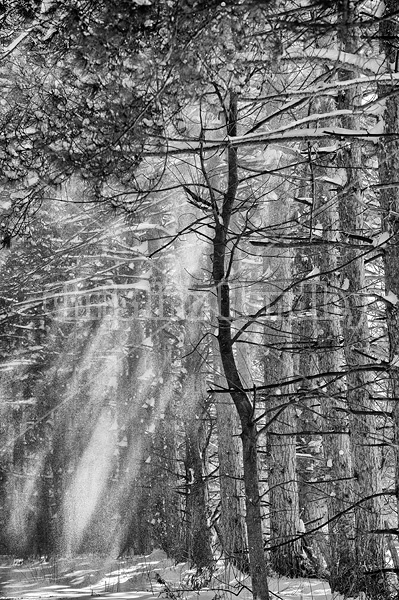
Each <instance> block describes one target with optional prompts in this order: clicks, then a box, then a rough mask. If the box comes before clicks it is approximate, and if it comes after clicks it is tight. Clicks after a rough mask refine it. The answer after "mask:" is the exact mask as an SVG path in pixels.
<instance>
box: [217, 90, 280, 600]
mask: <svg viewBox="0 0 399 600" xmlns="http://www.w3.org/2000/svg"><path fill="white" fill-rule="evenodd" d="M227 135H228V136H235V135H237V97H236V95H235V93H231V94H230V102H229V109H228V119H227ZM227 164H228V174H227V189H226V192H225V193H224V195H223V205H222V210H221V213H219V212H218V211H219V209H218V206H217V205H216V202H214V203H213V204H214V207H213V209H214V215H215V221H214V238H213V251H212V279H213V283H214V285H215V288H216V292H217V298H218V309H219V311H218V312H219V314H218V318H217V319H218V336H217V337H218V344H219V352H220V357H221V361H222V366H223V371H224V376H225V378H226V381H227V385H228V389H229V392H230V395H231V398H232V400H233V402H234V405H235V407H236V410H237V413H238V416H239V419H240V424H241V441H242V450H243V471H244V489H245V506H246V517H245V521H246V527H247V536H248V555H249V565H250V574H251V579H252V593H253V596H254V598H255V599H259V600H269V589H268V582H267V574H266V560H265V554H264V549H263V536H262V518H261V507H260V495H259V480H258V458H257V439H258V432H257V427H256V421H255V419H254V407H253V405H252V403H251V401H250V400H249V398H248V395H247V394H246V392H244V391H243V385H242V382H241V378H240V376H239V373H238V369H237V364H236V360H235V357H234V352H233V336H232V330H231V311H230V286H229V282H228V276H229V273H228V267H227V266H226V263H227V262H228V259H229V256H228V254H227V250H228V239H227V234H228V231H229V224H230V219H231V216H232V210H233V206H234V202H235V200H236V192H237V186H238V175H237V170H238V165H237V150H236V148H234V147H233V146H230V147H229V148H228V150H227Z"/></svg>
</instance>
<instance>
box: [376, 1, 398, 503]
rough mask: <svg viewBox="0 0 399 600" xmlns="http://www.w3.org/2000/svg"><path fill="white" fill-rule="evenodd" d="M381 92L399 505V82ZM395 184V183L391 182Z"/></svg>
mask: <svg viewBox="0 0 399 600" xmlns="http://www.w3.org/2000/svg"><path fill="white" fill-rule="evenodd" d="M396 12H397V3H396V2H395V0H386V1H385V14H384V19H383V20H382V21H381V25H380V39H381V40H382V41H381V49H382V51H383V53H384V55H385V61H386V66H387V70H388V72H397V71H398V41H399V24H398V22H397V17H396V16H392V17H391V18H389V16H390V15H394V14H396ZM379 95H380V96H381V97H382V98H384V102H385V111H384V134H385V135H384V136H381V137H380V142H379V148H378V158H379V177H380V184H381V189H380V191H379V201H380V207H381V226H382V231H383V232H386V233H387V234H389V239H388V241H387V243H386V245H385V244H384V247H383V261H384V270H385V293H386V295H387V296H388V297H390V298H391V301H390V302H389V301H387V302H386V303H385V304H386V319H387V329H388V341H389V363H390V366H389V371H388V376H389V387H390V392H391V394H392V405H393V406H392V413H393V425H394V434H393V448H394V452H395V491H396V501H397V506H398V508H399V300H398V299H399V186H398V185H397V181H398V173H399V102H398V96H397V84H395V81H392V83H389V84H384V85H381V86H380V87H379ZM393 182H394V183H395V185H392V183H393Z"/></svg>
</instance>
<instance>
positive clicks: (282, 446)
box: [264, 190, 303, 577]
mask: <svg viewBox="0 0 399 600" xmlns="http://www.w3.org/2000/svg"><path fill="white" fill-rule="evenodd" d="M284 191H286V190H284ZM277 204H278V208H277V206H276V205H277ZM289 209H290V206H289V203H288V202H287V200H286V199H285V198H284V199H283V198H282V197H279V198H278V199H277V200H275V201H274V203H270V205H269V223H270V224H271V225H272V226H273V225H276V228H277V231H278V223H280V222H286V221H287V220H288V218H289V217H288V215H289ZM268 257H269V258H268V260H267V261H266V259H265V262H266V264H265V266H264V270H265V271H266V270H267V268H268V267H269V269H270V271H272V272H273V282H272V291H273V294H272V296H271V297H270V298H269V300H272V299H273V296H279V295H280V293H281V290H284V289H285V288H287V287H288V286H289V285H290V284H291V281H292V272H291V262H292V255H291V251H290V250H285V252H284V254H282V253H281V249H273V248H270V249H269V250H268ZM269 261H270V262H269ZM268 263H269V264H268ZM267 300H268V299H267V298H266V302H267ZM291 310H292V291H289V292H285V293H284V294H283V297H282V298H281V300H279V301H278V302H277V303H275V304H274V307H273V312H275V313H276V316H274V318H273V321H272V322H271V323H270V324H269V323H268V322H267V321H266V325H265V345H266V348H267V353H266V354H265V357H264V369H265V383H266V384H276V386H278V383H279V382H280V381H286V380H287V379H289V378H291V377H292V376H293V374H294V360H293V355H292V351H291V347H292V322H291ZM292 392H293V389H292V386H283V387H282V388H278V387H276V388H275V392H274V393H273V394H271V395H270V398H268V399H267V403H266V409H267V411H268V415H267V418H266V421H267V422H269V424H266V427H267V430H266V437H267V451H268V460H269V476H268V487H269V504H270V557H271V564H272V567H273V569H275V570H276V571H277V572H278V573H279V574H281V575H287V576H289V577H297V576H298V575H299V574H301V573H302V567H303V560H302V555H301V548H300V546H301V544H300V542H299V540H298V539H297V536H298V532H299V504H298V486H297V474H296V425H297V424H296V417H297V415H296V408H295V406H294V403H293V399H294V396H293V394H292ZM269 411H270V412H269Z"/></svg>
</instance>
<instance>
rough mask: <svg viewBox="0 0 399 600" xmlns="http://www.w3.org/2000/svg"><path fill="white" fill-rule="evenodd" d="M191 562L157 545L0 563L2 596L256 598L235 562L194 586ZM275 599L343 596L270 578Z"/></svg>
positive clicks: (320, 584)
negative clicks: (132, 552)
mask: <svg viewBox="0 0 399 600" xmlns="http://www.w3.org/2000/svg"><path fill="white" fill-rule="evenodd" d="M192 576H193V572H192V571H189V570H188V567H187V564H183V563H182V564H178V565H175V564H174V563H173V561H172V560H170V559H167V558H166V556H165V554H164V553H163V552H162V551H160V550H156V551H154V552H153V553H152V554H150V555H149V556H134V557H131V558H127V559H111V558H107V559H105V558H100V557H98V556H83V557H76V558H73V559H67V558H58V559H56V560H52V559H51V560H50V561H49V562H44V561H42V562H41V561H26V562H22V561H14V563H13V562H12V561H10V560H9V559H8V560H7V559H6V558H5V559H4V561H3V563H2V565H0V599H2V600H6V599H8V598H12V599H15V598H17V599H21V600H22V599H23V600H39V599H44V600H46V599H47V598H54V599H60V600H62V599H64V598H65V599H74V600H75V599H76V600H80V599H82V600H84V599H85V598H90V597H95V598H97V599H98V600H101V599H105V598H107V599H110V600H112V599H118V598H121V599H126V600H135V599H139V600H147V599H148V600H150V599H159V598H160V599H165V600H251V598H252V596H251V593H250V590H249V581H248V579H247V578H244V579H243V578H242V577H241V578H240V580H239V579H238V573H237V572H235V570H234V569H233V568H232V567H229V568H227V569H225V568H223V567H221V568H220V569H219V570H217V572H216V574H215V576H214V577H213V579H212V582H211V584H210V585H209V588H205V589H201V590H199V591H193V590H192V589H190V588H192V582H191V581H190V577H192ZM269 586H270V592H271V594H270V595H271V599H272V600H341V596H339V595H337V594H332V593H331V591H330V588H329V586H328V584H327V582H326V581H320V580H317V579H287V578H284V577H282V578H278V579H277V578H271V579H270V580H269Z"/></svg>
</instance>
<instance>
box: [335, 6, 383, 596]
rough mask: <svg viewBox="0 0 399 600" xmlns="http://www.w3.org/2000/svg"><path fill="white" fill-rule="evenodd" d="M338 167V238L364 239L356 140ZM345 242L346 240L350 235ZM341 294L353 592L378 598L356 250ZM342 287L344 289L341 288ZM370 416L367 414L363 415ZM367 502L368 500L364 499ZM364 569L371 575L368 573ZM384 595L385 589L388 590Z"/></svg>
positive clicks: (347, 258)
mask: <svg viewBox="0 0 399 600" xmlns="http://www.w3.org/2000/svg"><path fill="white" fill-rule="evenodd" d="M354 4H355V3H352V2H351V0H344V1H343V2H342V3H341V14H340V17H341V22H342V28H341V29H340V36H339V38H340V40H339V41H340V42H341V45H342V49H343V50H344V51H345V52H351V53H356V51H357V49H358V48H357V42H356V37H355V36H356V29H355V28H354V23H355V22H356V10H355V6H354ZM356 75H357V74H356V72H355V71H351V70H348V69H345V70H341V71H340V72H339V77H340V79H341V80H345V79H354V78H356ZM359 94H360V91H359V89H357V88H349V89H347V90H346V91H345V93H344V94H342V95H340V96H339V101H338V108H339V109H350V110H353V109H354V108H356V107H360V104H361V98H360V97H359ZM341 120H342V126H343V127H345V128H347V129H352V130H355V131H356V130H357V129H359V128H360V122H359V117H357V116H354V115H348V116H344V117H341ZM337 166H338V168H340V169H343V170H344V171H345V172H346V182H345V190H342V191H340V193H339V198H338V207H339V218H340V229H341V232H342V233H341V234H342V235H343V236H345V238H346V236H348V235H349V236H351V235H358V236H359V235H360V236H362V235H365V234H366V233H367V232H365V223H364V213H365V205H364V200H363V194H362V192H361V189H362V187H363V182H362V148H361V144H360V142H359V141H358V140H353V141H352V142H351V143H350V144H346V145H344V146H343V147H342V148H341V149H340V151H339V153H338V159H337ZM349 239H350V237H349ZM341 261H342V263H343V267H342V268H341V277H342V280H341V281H342V284H343V285H342V288H341V289H342V291H341V294H342V296H343V300H344V307H343V309H344V314H343V320H342V333H343V341H344V356H345V362H346V367H347V370H348V374H347V377H346V382H347V388H348V389H347V398H348V409H349V411H350V417H349V428H350V434H351V435H350V440H351V450H352V461H353V475H354V479H353V487H354V497H353V499H354V501H355V502H356V503H357V504H356V508H355V527H356V529H355V557H356V564H357V576H356V583H355V586H354V589H353V592H355V593H358V592H360V591H364V592H366V593H367V594H368V595H369V596H370V597H371V598H376V597H377V596H378V597H380V594H381V591H382V587H381V586H382V584H383V581H382V580H381V578H380V577H379V576H378V575H377V574H376V571H378V570H379V569H382V568H383V566H384V559H385V555H384V539H383V536H382V535H381V534H380V533H373V532H375V531H376V530H380V529H381V528H382V525H383V523H382V506H381V500H380V498H381V496H380V494H381V478H380V452H379V449H378V448H377V446H376V416H375V415H374V414H372V411H373V410H374V409H375V406H374V403H373V400H372V399H370V385H371V380H370V376H369V374H368V372H367V371H361V370H358V369H356V370H351V369H353V368H354V367H358V366H361V365H365V364H366V362H367V359H366V357H365V354H368V352H369V338H370V334H369V328H368V322H367V312H366V311H367V306H366V303H367V297H366V295H365V291H366V280H365V267H364V259H363V256H362V255H361V253H360V252H359V250H357V249H354V248H351V247H350V246H348V245H346V246H344V247H343V248H342V249H341ZM344 283H345V285H344ZM367 413H369V414H367ZM365 498H369V499H368V500H364V499H365ZM367 571H371V572H372V573H371V574H370V575H368V574H367ZM387 592H388V590H387Z"/></svg>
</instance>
